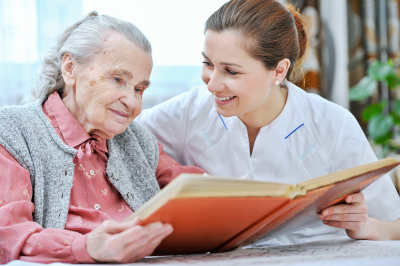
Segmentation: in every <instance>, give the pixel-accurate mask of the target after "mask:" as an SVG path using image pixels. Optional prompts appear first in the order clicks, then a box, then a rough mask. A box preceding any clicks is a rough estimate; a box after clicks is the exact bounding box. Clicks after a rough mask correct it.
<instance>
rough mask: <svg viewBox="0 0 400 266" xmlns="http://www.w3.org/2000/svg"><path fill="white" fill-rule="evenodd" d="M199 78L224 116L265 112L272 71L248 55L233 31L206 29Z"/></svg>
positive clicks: (272, 77)
mask: <svg viewBox="0 0 400 266" xmlns="http://www.w3.org/2000/svg"><path fill="white" fill-rule="evenodd" d="M203 56H204V61H203V69H202V74H201V77H202V79H203V81H204V82H205V83H206V84H207V86H208V90H209V91H210V92H211V93H213V95H214V99H215V108H216V110H217V112H218V113H219V114H221V115H223V116H225V117H229V116H239V117H240V116H241V115H243V114H249V113H252V112H259V113H263V112H267V111H268V108H269V107H268V105H269V101H268V100H269V99H270V98H271V97H270V96H271V91H273V90H272V84H273V82H274V71H270V70H267V69H266V68H265V66H264V65H263V63H262V62H260V61H258V60H256V59H254V58H253V57H251V56H250V55H249V54H248V52H246V51H245V50H243V48H242V46H241V45H240V38H238V35H237V34H236V33H235V32H234V31H223V32H221V33H217V32H214V31H212V30H207V32H206V34H205V42H204V49H203Z"/></svg>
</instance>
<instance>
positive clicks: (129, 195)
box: [126, 192, 133, 200]
mask: <svg viewBox="0 0 400 266" xmlns="http://www.w3.org/2000/svg"><path fill="white" fill-rule="evenodd" d="M126 197H127V198H128V199H129V200H133V196H132V194H131V193H130V192H128V194H126Z"/></svg>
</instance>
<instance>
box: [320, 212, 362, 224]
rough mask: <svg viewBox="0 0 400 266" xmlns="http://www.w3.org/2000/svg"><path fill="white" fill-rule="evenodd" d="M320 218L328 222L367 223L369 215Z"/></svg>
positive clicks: (357, 214)
mask: <svg viewBox="0 0 400 266" xmlns="http://www.w3.org/2000/svg"><path fill="white" fill-rule="evenodd" d="M318 218H320V219H322V220H326V221H342V222H366V221H367V220H368V214H367V213H356V214H353V213H342V214H332V215H328V216H325V217H323V216H318Z"/></svg>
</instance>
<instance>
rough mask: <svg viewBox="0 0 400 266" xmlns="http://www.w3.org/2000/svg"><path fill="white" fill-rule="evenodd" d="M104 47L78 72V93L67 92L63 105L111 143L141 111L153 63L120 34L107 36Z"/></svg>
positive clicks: (85, 125)
mask: <svg viewBox="0 0 400 266" xmlns="http://www.w3.org/2000/svg"><path fill="white" fill-rule="evenodd" d="M103 47H104V49H103V51H101V53H99V54H98V55H96V56H95V58H94V60H93V61H92V62H91V63H90V64H88V65H85V66H80V65H78V67H77V69H76V68H75V71H74V77H75V82H76V83H75V88H74V87H73V86H72V91H73V92H75V93H71V95H69V94H68V92H67V91H66V92H67V93H66V96H65V98H64V97H63V101H64V103H65V105H66V107H67V109H68V110H69V111H70V112H71V113H72V114H73V115H74V117H75V118H76V119H77V120H78V122H80V124H81V125H82V126H83V127H84V128H85V130H86V131H87V132H88V133H89V134H97V135H99V136H101V137H103V138H106V139H110V138H112V137H114V136H115V135H117V134H120V133H122V132H124V131H125V130H126V128H127V127H128V125H129V124H130V123H131V122H132V121H133V119H135V117H137V116H138V115H139V114H140V112H141V111H142V95H143V91H144V90H145V89H146V88H147V87H148V86H149V77H150V73H151V70H152V66H153V63H152V57H151V54H149V53H147V52H145V51H143V50H142V49H141V48H139V47H138V46H137V45H136V44H134V43H132V42H131V41H129V40H128V39H127V38H126V37H124V36H122V35H121V34H118V33H110V34H108V35H107V37H106V38H105V40H104V45H103ZM71 60H72V59H71ZM65 61H66V60H65V58H64V62H63V64H64V63H65ZM63 75H64V73H63ZM66 84H68V82H67V81H66ZM68 97H69V98H68Z"/></svg>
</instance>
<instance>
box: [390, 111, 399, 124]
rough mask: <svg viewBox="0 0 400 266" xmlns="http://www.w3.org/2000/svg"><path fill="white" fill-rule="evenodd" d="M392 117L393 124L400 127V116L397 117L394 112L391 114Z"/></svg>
mask: <svg viewBox="0 0 400 266" xmlns="http://www.w3.org/2000/svg"><path fill="white" fill-rule="evenodd" d="M390 116H391V117H393V123H395V124H397V125H400V116H398V115H396V114H395V113H394V112H393V113H390Z"/></svg>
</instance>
